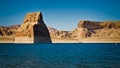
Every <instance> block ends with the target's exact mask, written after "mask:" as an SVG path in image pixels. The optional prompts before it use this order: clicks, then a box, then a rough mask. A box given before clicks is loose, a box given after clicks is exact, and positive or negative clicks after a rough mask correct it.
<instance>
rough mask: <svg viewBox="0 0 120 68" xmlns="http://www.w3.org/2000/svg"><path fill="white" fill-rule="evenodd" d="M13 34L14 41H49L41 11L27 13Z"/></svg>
mask: <svg viewBox="0 0 120 68" xmlns="http://www.w3.org/2000/svg"><path fill="white" fill-rule="evenodd" d="M15 35H16V36H15V43H51V38H50V35H49V31H48V29H47V26H46V25H45V24H44V22H43V17H42V13H41V12H33V13H28V14H27V15H26V17H25V19H24V23H23V24H22V25H21V26H20V28H19V29H18V30H17V31H16V34H15Z"/></svg>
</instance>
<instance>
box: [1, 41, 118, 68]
mask: <svg viewBox="0 0 120 68" xmlns="http://www.w3.org/2000/svg"><path fill="white" fill-rule="evenodd" d="M0 68H120V44H114V43H106V44H90V43H88V44H82V43H80V44H0Z"/></svg>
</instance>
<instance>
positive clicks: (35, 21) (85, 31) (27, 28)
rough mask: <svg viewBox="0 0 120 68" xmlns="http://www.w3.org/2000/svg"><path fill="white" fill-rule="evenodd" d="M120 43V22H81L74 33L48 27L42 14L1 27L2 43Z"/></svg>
mask: <svg viewBox="0 0 120 68" xmlns="http://www.w3.org/2000/svg"><path fill="white" fill-rule="evenodd" d="M84 42H85V43H86V42H89V43H96V42H98V43H100V42H104V43H106V42H112V43H113V42H117V43H120V21H103V22H99V21H87V20H82V21H79V23H78V25H77V27H76V28H75V29H73V30H72V31H59V30H57V29H55V28H53V27H50V26H46V24H45V23H44V21H43V16H42V13H41V12H32V13H28V14H27V15H26V16H25V18H24V22H23V23H22V24H21V25H12V26H8V27H4V26H0V43H84Z"/></svg>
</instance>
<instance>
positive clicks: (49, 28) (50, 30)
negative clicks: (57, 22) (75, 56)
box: [47, 26, 58, 32]
mask: <svg viewBox="0 0 120 68" xmlns="http://www.w3.org/2000/svg"><path fill="white" fill-rule="evenodd" d="M47 28H48V30H49V32H52V31H58V30H57V29H55V28H53V27H51V26H47Z"/></svg>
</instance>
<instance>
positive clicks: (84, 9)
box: [0, 0, 120, 30]
mask: <svg viewBox="0 0 120 68" xmlns="http://www.w3.org/2000/svg"><path fill="white" fill-rule="evenodd" d="M119 4H120V0H0V25H2V26H9V25H13V24H22V22H23V20H24V16H25V15H26V13H28V12H36V11H41V12H42V13H43V17H44V21H45V23H46V25H48V26H52V27H54V28H56V29H58V30H72V29H74V28H76V27H77V24H78V22H79V21H80V20H92V21H104V20H120V6H119Z"/></svg>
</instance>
